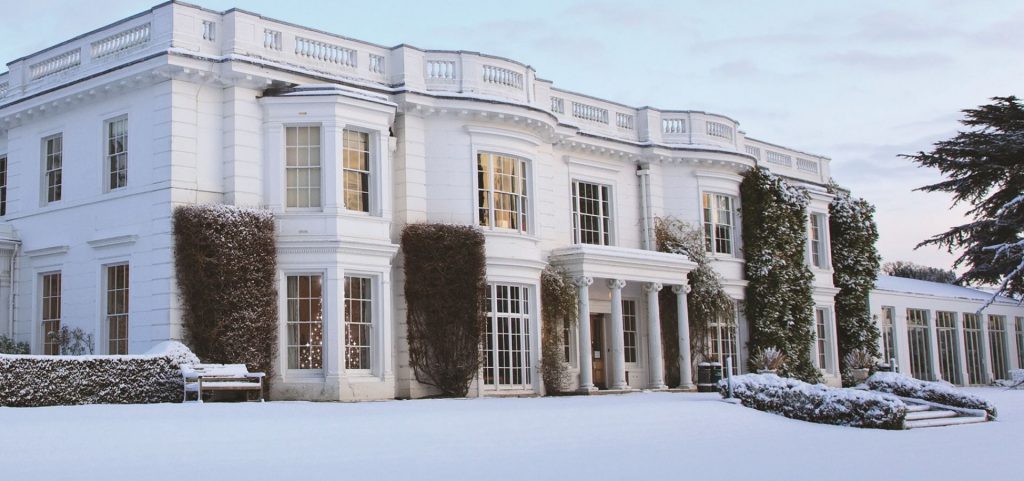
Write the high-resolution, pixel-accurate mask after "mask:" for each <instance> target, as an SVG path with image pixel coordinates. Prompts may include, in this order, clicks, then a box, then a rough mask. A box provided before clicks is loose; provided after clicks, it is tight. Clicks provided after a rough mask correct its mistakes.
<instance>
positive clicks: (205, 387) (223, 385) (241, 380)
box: [181, 364, 266, 402]
mask: <svg viewBox="0 0 1024 481" xmlns="http://www.w3.org/2000/svg"><path fill="white" fill-rule="evenodd" d="M265 376H266V375H265V374H264V373H262V372H249V370H248V369H247V368H246V367H245V364H191V365H189V364H186V365H183V366H181V377H182V378H183V379H184V381H185V388H184V392H183V393H182V402H188V395H189V393H195V395H196V401H198V402H203V393H204V392H214V391H242V392H245V397H246V400H248V399H249V392H250V391H256V392H258V393H259V396H260V402H263V378H264V377H265Z"/></svg>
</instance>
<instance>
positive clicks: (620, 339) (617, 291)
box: [608, 279, 629, 389]
mask: <svg viewBox="0 0 1024 481" xmlns="http://www.w3.org/2000/svg"><path fill="white" fill-rule="evenodd" d="M623 287H626V281H624V280H622V279H609V280H608V289H610V290H611V291H612V325H611V329H609V330H610V331H611V333H612V336H611V337H612V355H611V359H610V360H611V361H613V362H612V366H611V369H612V385H611V389H629V385H628V384H626V339H625V334H624V333H623V331H622V328H623V322H622V288H623Z"/></svg>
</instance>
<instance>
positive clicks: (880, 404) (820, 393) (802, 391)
mask: <svg viewBox="0 0 1024 481" xmlns="http://www.w3.org/2000/svg"><path fill="white" fill-rule="evenodd" d="M718 390H719V392H720V393H721V394H722V397H728V395H729V388H728V384H727V380H726V379H723V380H722V381H720V382H719V383H718ZM732 390H733V396H734V397H736V398H738V399H739V400H740V401H742V402H743V405H744V406H746V407H749V408H754V409H757V410H759V411H767V412H770V413H773V414H781V415H783V416H785V417H787V418H792V419H799V420H801V421H810V422H814V423H820V424H835V425H839V426H851V427H859V428H876V429H903V422H904V421H905V419H906V417H907V406H906V404H904V403H903V401H900V400H899V399H897V398H896V397H893V396H890V395H887V394H880V393H873V392H869V391H858V390H853V389H838V388H831V387H828V386H825V385H823V384H808V383H805V382H803V381H800V380H797V379H791V378H782V377H779V376H776V375H774V374H744V375H740V376H733V377H732Z"/></svg>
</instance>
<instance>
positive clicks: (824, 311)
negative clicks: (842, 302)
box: [812, 306, 832, 372]
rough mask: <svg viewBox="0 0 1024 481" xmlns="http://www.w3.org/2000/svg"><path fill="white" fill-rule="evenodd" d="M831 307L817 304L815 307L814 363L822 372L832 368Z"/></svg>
mask: <svg viewBox="0 0 1024 481" xmlns="http://www.w3.org/2000/svg"><path fill="white" fill-rule="evenodd" d="M830 314H831V309H829V308H828V307H822V306H817V307H815V308H814V346H812V349H813V350H812V352H813V353H814V365H815V366H816V367H817V368H818V369H819V370H821V371H822V372H829V371H830V370H831V368H832V362H831V358H832V356H830V354H831V353H832V347H831V344H830V341H831V338H832V337H831V330H830V329H829V324H830V323H831V315H830Z"/></svg>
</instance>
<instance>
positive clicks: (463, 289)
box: [402, 224, 487, 397]
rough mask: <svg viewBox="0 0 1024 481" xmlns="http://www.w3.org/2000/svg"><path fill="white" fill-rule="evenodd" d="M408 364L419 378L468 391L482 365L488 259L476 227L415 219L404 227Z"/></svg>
mask: <svg viewBox="0 0 1024 481" xmlns="http://www.w3.org/2000/svg"><path fill="white" fill-rule="evenodd" d="M402 254H403V255H404V262H405V303H406V307H407V314H406V331H407V335H408V340H409V364H410V365H411V366H412V367H413V372H414V373H415V374H416V380H417V381H419V382H421V383H423V384H427V385H430V386H434V387H436V388H438V389H440V390H441V393H442V394H443V395H445V396H454V397H464V396H465V395H466V393H467V392H469V384H470V382H471V381H472V380H473V378H474V377H476V375H477V373H478V372H479V370H480V361H481V356H480V343H481V341H482V340H483V333H484V322H485V311H484V292H485V288H486V287H487V284H486V268H487V261H486V256H485V254H484V235H483V233H482V232H480V230H479V229H477V228H474V227H468V226H462V225H450V224H411V225H409V226H406V227H405V229H404V230H403V231H402Z"/></svg>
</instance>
